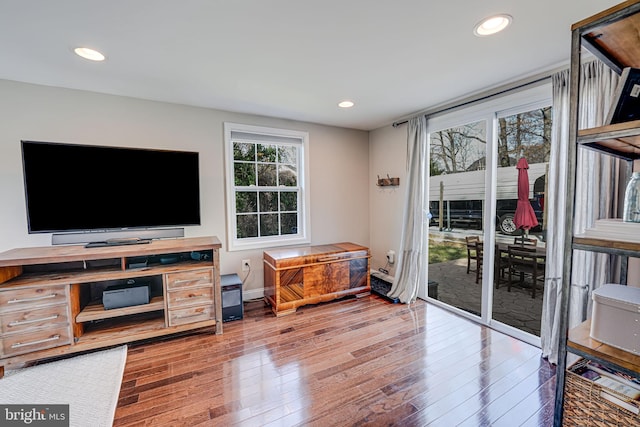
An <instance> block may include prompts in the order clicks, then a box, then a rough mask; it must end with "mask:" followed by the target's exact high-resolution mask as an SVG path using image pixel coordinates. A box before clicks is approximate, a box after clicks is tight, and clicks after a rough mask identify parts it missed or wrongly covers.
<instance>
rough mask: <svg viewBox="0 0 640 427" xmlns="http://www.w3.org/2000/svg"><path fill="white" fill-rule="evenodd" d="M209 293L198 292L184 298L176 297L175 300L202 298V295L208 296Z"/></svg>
mask: <svg viewBox="0 0 640 427" xmlns="http://www.w3.org/2000/svg"><path fill="white" fill-rule="evenodd" d="M208 296H209V295H206V294H198V295H189V296H188V297H186V298H176V301H187V300H190V299H191V298H202V297H208Z"/></svg>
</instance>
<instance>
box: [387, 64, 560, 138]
mask: <svg viewBox="0 0 640 427" xmlns="http://www.w3.org/2000/svg"><path fill="white" fill-rule="evenodd" d="M567 67H568V66H566V65H565V66H561V67H556V68H554V69H553V70H550V71H546V72H544V73H540V74H536V75H535V76H532V77H530V78H528V79H523V80H519V81H516V82H513V83H511V84H507V85H504V86H501V87H499V88H495V89H493V90H489V91H485V92H481V93H479V94H477V95H475V96H473V97H469V98H466V99H461V100H459V101H454V102H452V103H448V104H443V105H441V106H439V107H432V108H429V109H426V110H422V111H419V112H417V113H414V114H412V115H411V116H409V117H408V118H407V119H400V120H397V121H395V122H393V123H392V124H391V126H393V127H394V128H395V127H398V126H400V125H402V124H405V123H407V122H409V119H411V118H413V117H417V116H421V115H425V116H432V115H434V114H440V113H444V112H446V111H450V110H453V109H456V108H460V107H464V106H467V105H469V104H473V103H475V102H480V101H484V100H486V99H489V98H492V97H494V96H498V95H502V94H504V93H506V92H510V91H512V90H517V89H522V88H524V87H527V86H531V85H535V84H537V83H541V82H543V81H545V80H547V79H550V78H551V76H553V75H554V74H555V73H557V72H559V71H562V70H566V69H567Z"/></svg>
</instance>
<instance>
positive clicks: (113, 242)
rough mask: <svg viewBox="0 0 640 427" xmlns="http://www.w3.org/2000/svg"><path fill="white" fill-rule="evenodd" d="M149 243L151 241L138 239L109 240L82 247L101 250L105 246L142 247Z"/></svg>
mask: <svg viewBox="0 0 640 427" xmlns="http://www.w3.org/2000/svg"><path fill="white" fill-rule="evenodd" d="M147 243H151V239H139V238H137V237H133V238H124V239H109V240H105V241H104V242H91V243H87V244H86V245H84V247H85V248H102V247H105V246H123V245H144V244H147Z"/></svg>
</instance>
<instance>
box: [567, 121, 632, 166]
mask: <svg viewBox="0 0 640 427" xmlns="http://www.w3.org/2000/svg"><path fill="white" fill-rule="evenodd" d="M578 144H579V145H580V146H583V147H585V148H590V149H593V150H598V151H603V152H605V153H609V154H611V155H613V156H617V157H621V158H623V159H625V160H635V159H640V120H634V121H631V122H624V123H616V124H613V125H608V126H601V127H597V128H591V129H582V130H580V131H578Z"/></svg>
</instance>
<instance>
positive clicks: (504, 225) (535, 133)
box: [492, 107, 551, 337]
mask: <svg viewBox="0 0 640 427" xmlns="http://www.w3.org/2000/svg"><path fill="white" fill-rule="evenodd" d="M497 148H498V168H497V172H496V173H497V174H496V182H497V187H496V234H495V243H496V253H495V270H494V271H495V277H494V289H493V304H492V318H493V319H494V320H497V321H499V322H501V323H504V324H507V325H509V326H513V327H515V328H517V329H520V330H522V331H524V332H527V333H530V334H533V335H535V336H538V337H539V336H540V318H541V313H542V303H543V295H544V292H543V286H544V256H545V245H546V243H545V241H546V239H545V237H546V236H545V220H546V216H545V210H544V207H545V205H544V195H545V194H546V191H547V189H546V175H547V171H548V161H549V154H550V149H551V107H542V108H536V109H532V110H529V111H526V112H522V113H517V114H512V115H506V116H503V117H499V118H498V147H497ZM525 178H526V179H527V180H528V185H525V186H523V187H521V186H519V183H521V184H522V183H523V181H522V180H523V179H525ZM522 188H524V190H523V189H522ZM525 193H526V194H525ZM519 199H520V202H519ZM527 205H528V206H527ZM523 238H524V240H523ZM514 245H516V246H525V248H528V249H530V250H531V248H532V247H534V248H535V251H534V253H535V254H536V256H535V257H532V258H531V259H530V258H529V257H527V256H523V255H522V252H519V251H518V248H515V249H513V250H512V251H511V255H510V253H509V246H514ZM534 263H535V265H534Z"/></svg>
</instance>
